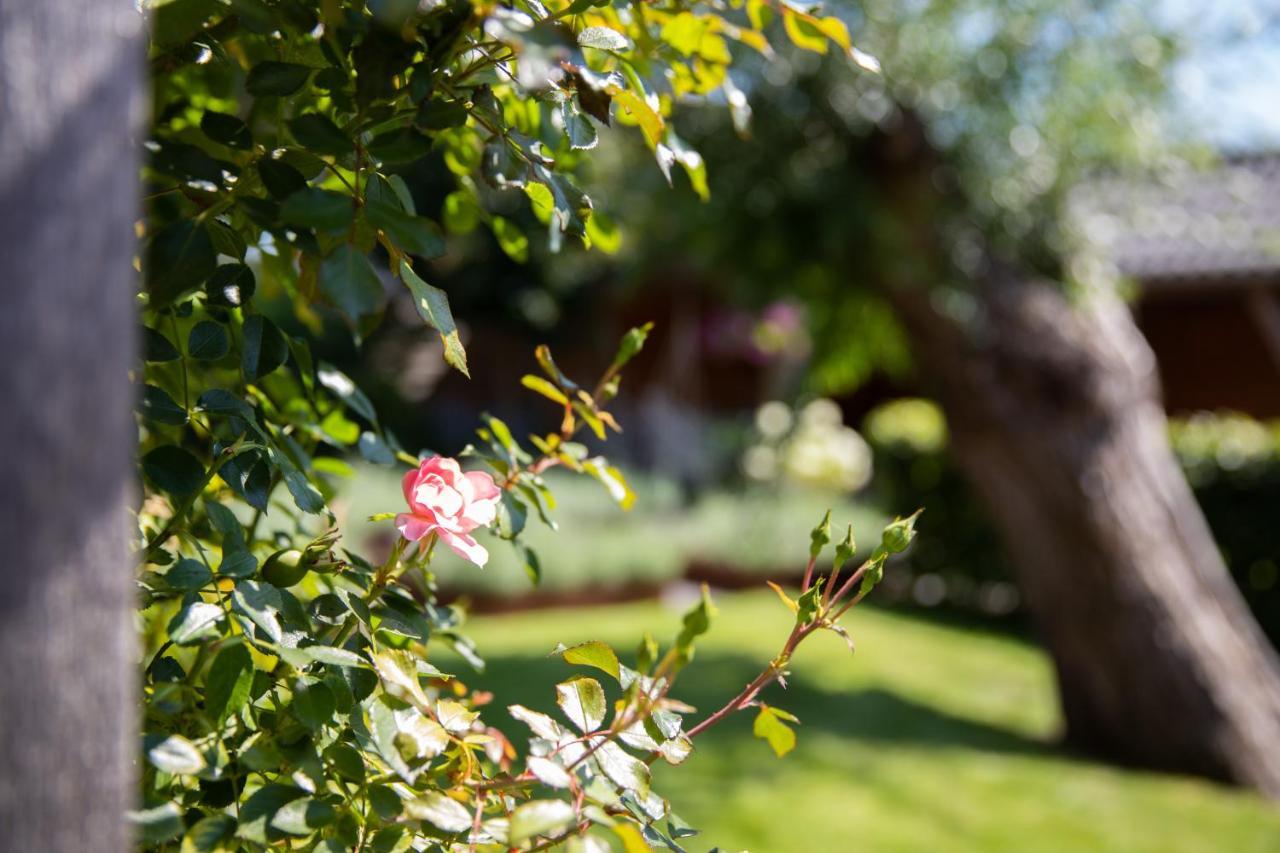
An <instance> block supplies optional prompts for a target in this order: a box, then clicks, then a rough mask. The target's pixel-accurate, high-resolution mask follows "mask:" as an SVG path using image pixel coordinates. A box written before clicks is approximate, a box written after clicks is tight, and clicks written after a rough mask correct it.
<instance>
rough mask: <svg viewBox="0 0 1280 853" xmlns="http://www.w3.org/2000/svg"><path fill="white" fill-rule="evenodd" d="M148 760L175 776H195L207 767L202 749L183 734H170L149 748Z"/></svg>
mask: <svg viewBox="0 0 1280 853" xmlns="http://www.w3.org/2000/svg"><path fill="white" fill-rule="evenodd" d="M147 760H149V761H150V762H151V763H152V764H154V765H155V766H156V767H157V768H159V769H160V770H163V771H164V772H165V773H172V774H173V775H174V776H194V775H195V774H197V773H199V772H200V771H201V770H203V769H204V768H205V760H204V756H203V755H201V754H200V750H198V749H196V747H195V744H193V743H192V742H191V741H189V740H187V739H186V738H184V737H183V736H182V735H169V736H168V737H167V738H165V739H164V740H162V741H160V743H158V744H156V745H155V746H153V747H151V748H150V749H148V750H147Z"/></svg>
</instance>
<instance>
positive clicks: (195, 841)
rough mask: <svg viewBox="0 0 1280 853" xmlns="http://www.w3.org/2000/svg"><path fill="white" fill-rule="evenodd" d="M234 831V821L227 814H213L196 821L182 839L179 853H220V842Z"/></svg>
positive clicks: (221, 848) (221, 844)
mask: <svg viewBox="0 0 1280 853" xmlns="http://www.w3.org/2000/svg"><path fill="white" fill-rule="evenodd" d="M235 830H236V819H235V818H233V817H232V816H231V815H227V814H215V815H209V816H208V817H205V818H201V819H200V820H198V821H196V822H195V823H194V824H193V825H192V827H191V828H190V829H188V830H187V834H186V835H184V836H183V837H182V851H181V853H220V851H222V850H223V849H225V848H224V845H223V843H222V842H224V841H226V840H227V839H229V838H230V837H231V834H232V833H233V832H235Z"/></svg>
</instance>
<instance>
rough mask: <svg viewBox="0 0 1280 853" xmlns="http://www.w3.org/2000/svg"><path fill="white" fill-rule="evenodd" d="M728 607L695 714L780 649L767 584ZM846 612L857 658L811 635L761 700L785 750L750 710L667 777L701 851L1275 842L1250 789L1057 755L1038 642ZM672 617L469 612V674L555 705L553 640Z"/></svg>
mask: <svg viewBox="0 0 1280 853" xmlns="http://www.w3.org/2000/svg"><path fill="white" fill-rule="evenodd" d="M719 604H720V617H719V619H718V620H717V622H716V623H715V625H714V626H713V628H712V632H711V634H710V636H709V637H708V638H707V639H706V641H705V643H704V644H703V646H702V647H701V648H700V652H699V655H698V658H697V660H696V661H695V662H694V663H693V665H692V666H691V667H690V668H689V669H688V670H686V672H685V674H684V675H683V676H682V681H681V683H680V685H679V687H678V689H677V691H676V695H677V696H678V697H680V698H683V699H685V700H686V701H689V702H690V703H692V704H694V705H697V706H698V707H699V708H700V709H701V710H702V711H703V712H705V711H707V710H709V709H712V708H713V707H715V706H716V705H717V704H718V703H720V702H723V701H724V699H726V698H727V697H729V696H731V695H732V693H733V692H734V691H735V690H737V689H738V688H739V687H740V686H741V685H742V684H743V683H745V682H746V681H747V680H748V679H749V678H750V677H751V676H752V675H753V674H754V673H756V672H757V671H758V670H759V668H760V666H761V665H762V664H763V663H764V662H765V661H767V660H768V659H769V658H770V657H771V656H772V655H773V654H774V652H775V651H776V646H777V644H779V643H780V642H781V640H782V639H783V637H784V635H785V633H786V630H787V626H788V622H789V618H790V614H789V613H787V612H786V611H784V609H783V607H782V605H781V604H780V603H779V602H778V601H777V600H776V599H775V598H774V597H773V595H772V594H771V593H750V594H743V595H736V596H728V595H726V596H721V597H720V599H719ZM846 619H847V623H848V625H849V627H850V628H851V630H852V631H853V634H854V636H855V638H856V640H857V642H858V653H857V654H856V655H855V656H852V657H851V656H850V655H849V652H848V650H847V648H846V647H845V645H844V643H843V642H842V641H840V640H839V639H838V638H836V637H834V636H829V635H823V636H819V637H815V638H814V639H812V640H811V641H810V644H809V645H806V646H805V647H803V648H802V649H801V651H800V653H799V655H798V656H797V659H796V661H795V665H794V670H795V675H794V677H793V679H792V680H791V684H790V687H789V689H787V690H786V691H783V690H781V689H779V688H778V687H776V686H775V687H773V688H771V689H770V691H769V693H768V694H767V696H766V699H767V701H769V702H770V703H772V704H776V705H778V706H780V707H783V708H786V709H788V710H790V711H792V712H794V713H796V714H797V715H799V717H800V718H801V720H802V722H803V725H802V726H801V727H800V729H799V734H800V743H799V746H798V747H797V748H796V750H795V751H794V752H793V753H791V754H790V755H789V756H787V757H786V758H784V759H781V760H779V759H776V758H774V757H773V755H772V753H771V752H769V750H768V748H767V747H766V746H765V745H764V744H763V742H761V741H756V740H753V739H752V737H751V733H750V728H751V727H750V719H749V717H748V715H746V714H742V715H739V716H738V717H737V718H735V719H731V720H730V721H728V722H726V723H725V724H723V725H722V726H721V727H720V728H719V729H713V730H711V731H709V732H707V733H706V734H705V735H704V736H703V737H702V738H700V739H699V741H698V750H697V751H696V752H695V754H694V756H693V757H692V758H691V759H690V760H689V761H688V762H687V763H686V764H685V765H684V766H683V767H679V768H663V769H661V770H660V771H659V772H658V774H657V778H656V781H655V785H656V787H657V789H658V790H659V791H660V792H662V793H663V794H665V795H666V796H668V797H670V798H671V800H672V802H673V803H674V804H675V807H676V809H677V811H678V812H679V813H680V814H681V815H682V816H683V817H684V818H685V819H686V820H687V821H689V822H690V823H691V824H693V825H694V826H697V827H699V828H700V829H702V830H703V834H702V835H700V836H698V837H696V838H691V839H689V841H690V842H692V843H690V844H689V845H688V847H689V849H690V850H692V851H703V850H707V849H709V848H710V847H712V846H714V845H719V846H720V847H721V848H722V849H724V850H726V851H733V850H741V849H750V850H752V851H755V853H774V851H797V853H800V851H804V853H812V851H854V850H857V851H880V850H903V851H921V850H929V851H935V850H936V851H942V850H945V851H953V850H981V851H999V850H1008V851H1026V850H1036V851H1041V850H1089V851H1095V850H1116V851H1141V850H1150V851H1231V853H1240V851H1249V850H1257V851H1263V850H1280V810H1276V809H1274V808H1272V807H1271V806H1269V805H1267V804H1266V803H1265V802H1263V801H1262V800H1260V799H1258V798H1256V797H1254V796H1251V795H1249V794H1246V793H1242V792H1240V791H1235V790H1231V789H1227V788H1222V787H1219V786H1215V785H1212V784H1208V783H1204V782H1200V781H1196V780H1191V779H1184V778H1176V777H1164V776H1158V775H1153V774H1148V773H1137V772H1132V771H1124V770H1119V769H1115V768H1111V767H1107V766H1104V765H1101V764H1097V763H1094V762H1089V761H1083V760H1078V759H1074V758H1072V757H1070V756H1068V755H1065V754H1063V753H1062V752H1059V751H1057V750H1056V749H1055V748H1054V747H1053V746H1052V745H1051V743H1052V739H1053V736H1054V733H1055V730H1056V729H1057V726H1058V717H1057V712H1056V709H1055V705H1054V695H1053V684H1052V675H1051V672H1050V669H1049V665H1048V662H1047V660H1046V659H1045V657H1044V655H1043V654H1042V653H1041V652H1040V651H1039V650H1037V649H1036V648H1035V647H1034V646H1032V645H1030V644H1027V643H1025V642H1021V641H1018V640H1015V639H1010V638H1008V637H1005V636H1000V635H995V634H989V633H984V632H981V631H975V630H965V629H957V628H954V627H943V626H940V625H938V624H935V623H931V622H928V621H923V620H919V619H916V618H910V617H905V616H901V615H895V614H891V613H886V612H884V611H876V610H866V611H863V612H854V613H853V614H851V616H850V617H846ZM677 624H678V614H677V613H676V612H675V611H672V610H668V609H666V608H664V607H662V606H661V605H659V604H657V603H650V604H637V605H627V606H617V607H601V608H596V609H592V610H580V611H547V612H541V613H530V614H522V615H516V616H501V617H489V618H480V619H476V620H474V622H473V623H472V624H471V625H470V626H469V628H470V631H471V634H472V635H473V636H474V637H475V639H476V640H477V642H478V643H479V646H480V649H481V651H482V652H483V653H484V654H485V655H486V657H487V658H488V660H489V668H488V670H487V672H486V673H485V674H484V675H483V676H477V677H474V678H473V679H472V680H473V681H474V683H475V686H477V687H485V688H489V689H492V690H495V691H496V692H497V694H498V696H499V697H500V698H501V700H502V701H503V702H504V703H511V702H522V703H525V704H528V705H531V706H534V707H538V708H541V709H543V710H553V709H554V703H553V700H552V695H551V684H552V683H553V681H554V680H558V678H562V677H564V676H565V675H566V674H567V673H568V672H569V671H570V668H569V667H567V666H566V665H564V664H563V663H562V662H560V661H559V660H558V659H549V658H547V657H545V655H546V652H547V651H548V650H549V649H550V648H551V647H552V646H553V645H554V644H555V643H556V642H561V641H562V642H565V643H573V642H576V641H581V640H586V639H602V640H606V641H608V642H610V643H613V644H614V645H615V646H616V647H618V648H619V649H630V648H633V647H634V644H635V641H636V639H637V638H638V637H639V636H640V633H641V631H642V630H643V629H645V628H653V629H665V630H666V631H667V632H672V633H673V632H674V630H675V627H676V626H677ZM1170 712H1171V713H1176V711H1175V710H1173V709H1171V711H1170ZM488 716H489V719H490V720H491V721H492V722H499V721H500V719H501V716H502V715H500V714H498V713H493V712H491V713H490V714H489V715H488ZM503 725H504V728H507V729H508V731H509V732H511V733H512V734H514V735H518V736H520V737H524V736H526V733H525V732H523V731H521V730H520V727H519V726H516V725H510V726H508V725H506V724H503Z"/></svg>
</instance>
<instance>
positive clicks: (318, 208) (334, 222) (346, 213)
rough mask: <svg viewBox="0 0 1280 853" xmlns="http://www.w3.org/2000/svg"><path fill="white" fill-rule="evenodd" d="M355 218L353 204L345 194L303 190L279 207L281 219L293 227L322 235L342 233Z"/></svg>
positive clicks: (305, 188)
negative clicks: (316, 230) (314, 231)
mask: <svg viewBox="0 0 1280 853" xmlns="http://www.w3.org/2000/svg"><path fill="white" fill-rule="evenodd" d="M355 216H356V207H355V200H354V199H352V198H351V196H349V195H347V194H346V193H340V192H334V191H333V190H322V189H318V188H316V187H304V188H303V189H300V190H298V191H297V192H295V193H293V194H292V195H290V196H289V197H288V198H286V199H285V200H284V203H283V204H281V205H280V218H281V219H283V220H284V221H285V222H288V223H291V224H293V225H300V226H302V227H304V228H316V229H319V230H321V231H330V232H333V231H341V230H343V229H344V228H347V227H348V226H349V225H351V223H352V221H353V220H354V219H355Z"/></svg>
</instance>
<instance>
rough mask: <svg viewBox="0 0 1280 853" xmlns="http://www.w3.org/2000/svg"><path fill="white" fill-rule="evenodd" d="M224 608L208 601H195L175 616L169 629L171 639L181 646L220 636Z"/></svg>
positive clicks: (184, 606) (186, 605)
mask: <svg viewBox="0 0 1280 853" xmlns="http://www.w3.org/2000/svg"><path fill="white" fill-rule="evenodd" d="M223 615H224V614H223V612H222V608H221V607H219V606H218V605H216V604H210V603H209V602H207V601H200V600H198V599H197V600H194V601H190V602H188V603H187V604H184V605H183V607H182V609H181V610H179V611H178V612H177V613H176V614H174V617H173V619H171V620H170V621H169V626H168V628H167V630H168V632H169V639H170V640H172V641H173V642H174V643H176V644H177V645H179V646H185V645H189V644H191V643H195V642H199V641H200V640H205V639H208V638H210V637H216V636H218V633H219V629H218V623H219V622H221V621H222V618H223Z"/></svg>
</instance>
